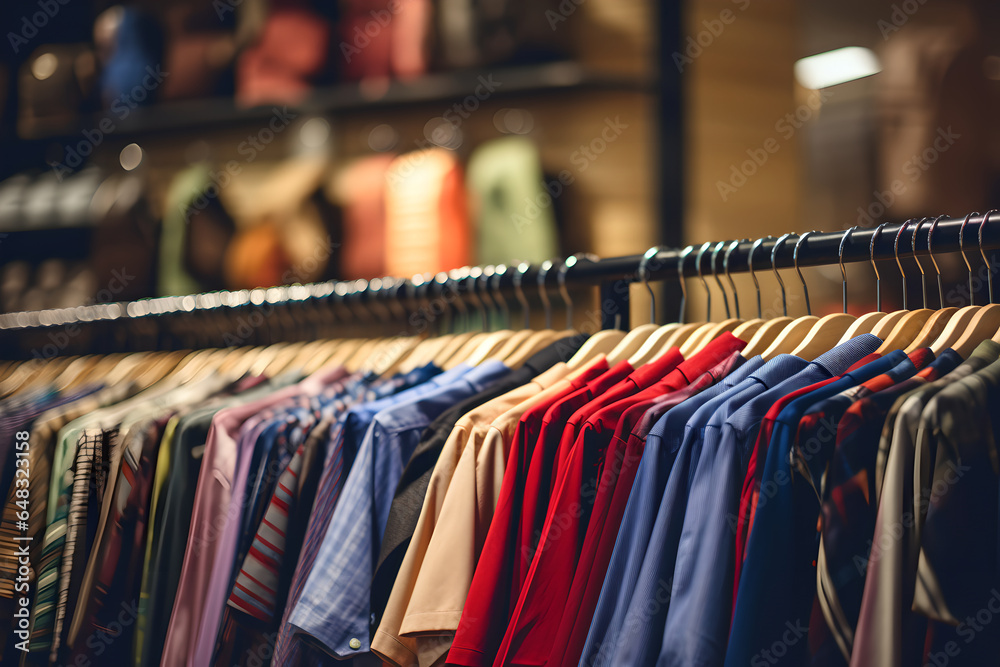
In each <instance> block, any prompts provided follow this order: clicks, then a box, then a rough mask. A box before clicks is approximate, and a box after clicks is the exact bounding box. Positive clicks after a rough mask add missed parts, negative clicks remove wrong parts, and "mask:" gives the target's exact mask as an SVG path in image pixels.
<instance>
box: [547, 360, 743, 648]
mask: <svg viewBox="0 0 1000 667" xmlns="http://www.w3.org/2000/svg"><path fill="white" fill-rule="evenodd" d="M738 361H740V355H739V352H733V353H732V354H730V355H729V356H728V357H726V358H725V359H723V360H722V361H721V362H720V363H719V364H717V365H716V366H715V367H713V368H711V369H709V370H708V371H706V372H705V373H703V374H702V375H700V376H699V377H698V378H696V379H695V381H694V382H692V383H691V384H689V385H688V386H686V387H684V388H682V389H678V390H677V391H675V392H672V393H670V394H668V395H667V396H665V397H664V396H661V397H659V398H656V399H653V400H651V401H642V402H641V403H639V404H636V405H633V406H632V407H630V408H629V409H628V410H626V411H625V414H624V415H622V418H621V420H620V421H619V422H618V427H617V428H616V429H615V436H614V440H613V441H612V445H611V447H610V448H609V450H608V455H607V456H606V457H605V461H604V466H603V470H602V473H601V484H600V486H599V487H598V494H597V499H596V500H595V501H594V510H593V512H592V513H591V517H590V525H589V526H588V527H587V536H586V538H585V539H584V543H583V548H582V549H581V552H580V558H579V560H578V563H577V566H576V574H575V575H574V577H573V585H572V587H571V588H570V592H569V597H568V599H567V602H566V604H565V606H564V611H563V614H562V622H561V623H560V625H559V630H558V632H557V633H556V638H555V640H554V641H553V642H552V648H551V650H550V651H549V659H548V662H547V664H549V665H576V664H577V663H579V661H580V654H581V652H582V651H583V646H584V644H585V643H586V640H587V633H588V632H589V630H590V622H591V620H592V619H593V616H594V610H595V609H596V608H597V600H598V598H599V597H600V594H601V588H602V587H603V585H604V576H605V573H606V572H607V569H608V563H610V562H611V554H612V552H613V551H614V547H615V542H616V541H617V539H618V529H619V527H620V525H621V521H622V516H623V515H624V514H625V506H626V505H627V504H628V498H629V494H630V493H631V491H632V483H633V482H634V481H635V475H636V471H637V470H638V467H639V461H640V459H641V458H642V453H643V448H644V446H645V444H646V432H648V430H647V431H646V432H642V431H640V427H641V425H642V424H643V423H647V426H648V425H651V422H647V420H645V419H644V417H645V416H646V414H647V413H648V412H649V411H650V410H654V411H655V412H656V413H658V414H659V415H661V416H662V415H663V414H664V413H665V412H666V411H667V410H669V409H670V407H672V406H674V405H677V404H679V403H680V402H682V401H684V400H686V399H687V398H690V397H691V396H693V395H695V394H697V393H698V392H700V391H702V390H703V389H705V388H706V387H708V386H710V385H712V384H714V383H715V382H717V381H718V380H720V379H722V378H724V377H726V376H727V375H728V374H729V373H730V372H731V371H732V370H733V369H734V368H735V366H736V364H737V363H738ZM609 470H610V474H609ZM616 470H617V471H618V472H617V481H616V482H614V481H612V480H613V478H614V474H615V471H616ZM609 481H610V483H609Z"/></svg>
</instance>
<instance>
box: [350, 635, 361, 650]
mask: <svg viewBox="0 0 1000 667" xmlns="http://www.w3.org/2000/svg"><path fill="white" fill-rule="evenodd" d="M349 643H350V645H351V648H353V649H359V648H361V640H359V639H358V638H357V637H355V638H354V639H352V640H351V641H350V642H349Z"/></svg>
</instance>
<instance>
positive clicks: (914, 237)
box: [910, 218, 930, 308]
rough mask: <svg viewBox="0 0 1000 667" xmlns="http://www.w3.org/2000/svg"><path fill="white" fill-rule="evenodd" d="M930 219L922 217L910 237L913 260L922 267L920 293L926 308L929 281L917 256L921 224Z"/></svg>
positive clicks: (918, 266) (919, 267)
mask: <svg viewBox="0 0 1000 667" xmlns="http://www.w3.org/2000/svg"><path fill="white" fill-rule="evenodd" d="M928 220H930V218H920V220H918V221H917V223H916V225H917V226H916V227H914V228H913V235H912V236H911V237H910V251H911V252H912V253H913V261H914V262H916V263H917V268H918V269H920V294H921V295H922V297H923V300H924V301H923V303H924V308H926V307H927V281H926V280H925V279H924V265H923V264H921V263H920V258H919V257H917V232H919V231H920V225H922V224H924V223H925V222H927V221H928Z"/></svg>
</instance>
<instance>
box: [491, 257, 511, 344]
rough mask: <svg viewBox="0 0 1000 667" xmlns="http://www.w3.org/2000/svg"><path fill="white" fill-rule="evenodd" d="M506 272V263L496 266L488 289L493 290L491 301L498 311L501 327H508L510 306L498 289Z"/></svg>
mask: <svg viewBox="0 0 1000 667" xmlns="http://www.w3.org/2000/svg"><path fill="white" fill-rule="evenodd" d="M506 273H507V265H506V264H500V265H499V266H497V267H496V271H495V272H494V274H493V278H492V280H491V283H492V284H491V286H490V289H491V290H493V303H495V304H496V306H497V310H498V311H499V312H500V321H501V327H502V328H504V329H510V307H509V306H508V305H507V299H505V298H504V295H503V291H502V290H501V289H500V281H501V280H503V277H504V274H506Z"/></svg>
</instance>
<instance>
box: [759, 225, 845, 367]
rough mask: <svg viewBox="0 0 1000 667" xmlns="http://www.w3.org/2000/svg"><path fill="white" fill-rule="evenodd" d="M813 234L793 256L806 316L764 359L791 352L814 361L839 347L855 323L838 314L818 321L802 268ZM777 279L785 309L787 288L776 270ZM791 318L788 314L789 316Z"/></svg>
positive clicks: (787, 329)
mask: <svg viewBox="0 0 1000 667" xmlns="http://www.w3.org/2000/svg"><path fill="white" fill-rule="evenodd" d="M812 234H815V232H806V233H805V234H802V235H801V236H800V237H799V238H798V240H797V241H796V242H795V250H794V251H793V254H792V260H793V263H794V266H795V272H796V274H798V276H799V282H801V283H802V292H803V294H804V295H805V300H806V315H805V316H804V317H799V318H797V319H795V320H793V321H792V322H791V323H789V324H788V325H787V326H786V327H785V329H783V330H782V332H781V333H780V334H779V335H778V336H777V337H776V338H775V339H774V341H772V343H771V345H769V346H768V347H767V348H766V349H765V350H764V352H763V353H761V354H762V356H763V357H764V359H770V358H772V357H774V356H775V355H777V354H779V353H780V352H789V353H791V354H794V355H796V356H799V357H801V358H803V359H809V360H812V359H814V358H816V357H817V356H819V355H820V354H822V353H824V352H826V351H828V350H830V349H831V348H832V347H833V346H834V345H836V344H837V342H838V341H839V340H840V338H841V337H842V336H843V335H844V332H845V331H847V328H848V327H849V326H850V325H851V323H852V322H853V321H854V317H853V316H851V315H848V314H847V313H834V314H831V315H826V316H824V317H816V316H814V315H813V314H812V304H811V303H810V301H809V286H808V285H807V284H806V281H805V277H804V276H803V275H802V270H801V269H800V268H799V248H801V246H802V244H803V242H805V241H806V239H808V238H809V236H811V235H812ZM788 236H789V235H788V234H786V235H785V236H783V237H781V238H780V239H778V240H777V241H776V242H775V244H774V248H773V250H772V253H771V258H772V268H774V266H775V262H774V260H775V254H776V252H777V250H778V248H779V247H780V246H781V244H782V242H783V241H784V239H786V238H787V237H788ZM775 276H776V277H777V279H778V283H779V285H780V286H781V291H782V306H783V307H784V304H785V296H784V295H785V292H784V284H783V283H782V281H781V277H780V276H779V275H778V272H777V270H775ZM787 314H788V313H787V312H785V315H787ZM796 341H797V342H796Z"/></svg>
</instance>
